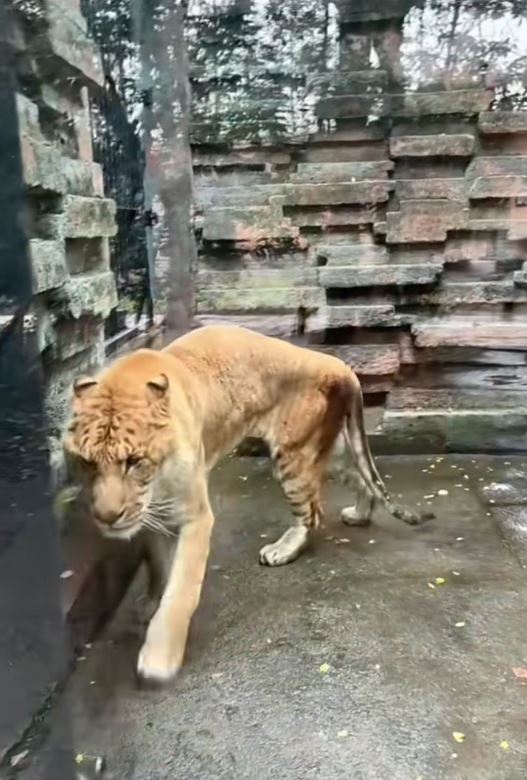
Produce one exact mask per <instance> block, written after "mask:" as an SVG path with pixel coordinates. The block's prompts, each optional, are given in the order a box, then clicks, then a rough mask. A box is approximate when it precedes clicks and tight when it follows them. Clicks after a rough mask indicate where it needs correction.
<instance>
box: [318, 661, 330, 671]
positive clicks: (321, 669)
mask: <svg viewBox="0 0 527 780" xmlns="http://www.w3.org/2000/svg"><path fill="white" fill-rule="evenodd" d="M329 670H330V666H329V664H327V663H323V664H320V669H319V671H320V672H322V674H327V673H328V672H329Z"/></svg>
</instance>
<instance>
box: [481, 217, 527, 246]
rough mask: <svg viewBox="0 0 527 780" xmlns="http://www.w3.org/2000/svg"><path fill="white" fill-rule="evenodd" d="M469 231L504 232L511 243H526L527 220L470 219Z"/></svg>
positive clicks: (504, 218) (505, 218)
mask: <svg viewBox="0 0 527 780" xmlns="http://www.w3.org/2000/svg"><path fill="white" fill-rule="evenodd" d="M468 227H469V230H471V231H473V232H479V231H480V232H483V233H488V232H494V231H498V230H499V231H504V232H506V233H507V238H508V239H509V241H524V240H525V239H527V218H526V219H513V218H510V219H508V218H507V217H503V218H495V219H491V218H489V219H470V220H469V224H468Z"/></svg>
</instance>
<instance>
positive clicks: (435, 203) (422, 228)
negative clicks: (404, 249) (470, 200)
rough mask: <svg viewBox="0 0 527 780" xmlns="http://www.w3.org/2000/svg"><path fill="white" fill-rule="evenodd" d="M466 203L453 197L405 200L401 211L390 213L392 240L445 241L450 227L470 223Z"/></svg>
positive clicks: (389, 229)
mask: <svg viewBox="0 0 527 780" xmlns="http://www.w3.org/2000/svg"><path fill="white" fill-rule="evenodd" d="M468 222H469V211H468V209H467V208H465V204H464V203H463V202H459V201H450V200H422V201H420V200H405V201H401V208H400V211H398V212H397V211H389V212H388V213H387V214H386V223H387V233H386V241H387V242H388V243H389V244H404V243H412V242H414V243H416V242H423V243H430V242H436V241H444V240H445V239H446V237H447V231H448V230H462V229H464V228H467V227H468Z"/></svg>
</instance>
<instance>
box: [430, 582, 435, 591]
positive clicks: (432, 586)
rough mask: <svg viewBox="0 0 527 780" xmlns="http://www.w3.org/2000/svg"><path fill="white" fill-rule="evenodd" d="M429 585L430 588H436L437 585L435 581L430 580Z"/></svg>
mask: <svg viewBox="0 0 527 780" xmlns="http://www.w3.org/2000/svg"><path fill="white" fill-rule="evenodd" d="M428 587H429V588H430V590H435V589H436V586H435V585H434V583H433V582H429V583H428Z"/></svg>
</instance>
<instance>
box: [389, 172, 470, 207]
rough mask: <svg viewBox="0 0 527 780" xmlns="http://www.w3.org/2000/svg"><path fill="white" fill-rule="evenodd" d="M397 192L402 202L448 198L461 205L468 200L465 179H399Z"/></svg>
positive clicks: (396, 186) (396, 187)
mask: <svg viewBox="0 0 527 780" xmlns="http://www.w3.org/2000/svg"><path fill="white" fill-rule="evenodd" d="M395 192H396V194H397V195H398V197H399V198H400V199H401V200H424V199H426V198H431V199H432V200H436V199H442V198H446V199H447V200H456V201H458V202H460V203H461V202H463V201H466V198H467V195H466V186H465V180H464V179H435V178H432V179H399V180H398V181H397V183H396V185H395Z"/></svg>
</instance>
